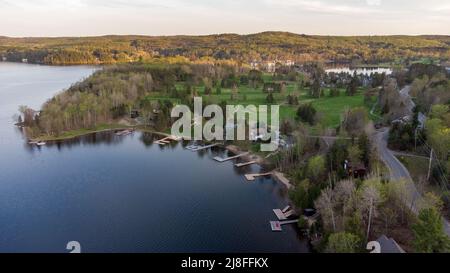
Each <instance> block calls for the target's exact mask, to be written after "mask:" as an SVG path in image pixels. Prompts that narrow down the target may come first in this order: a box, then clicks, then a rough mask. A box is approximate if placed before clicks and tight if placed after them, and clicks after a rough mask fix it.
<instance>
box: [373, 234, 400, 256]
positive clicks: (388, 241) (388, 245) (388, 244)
mask: <svg viewBox="0 0 450 273" xmlns="http://www.w3.org/2000/svg"><path fill="white" fill-rule="evenodd" d="M377 242H378V243H380V246H381V253H406V252H405V251H404V250H403V249H402V248H401V247H400V246H399V245H398V244H397V242H396V241H395V240H394V239H392V238H388V237H386V235H381V236H380V238H378V239H377Z"/></svg>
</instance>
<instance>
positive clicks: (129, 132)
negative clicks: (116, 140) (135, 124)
mask: <svg viewBox="0 0 450 273" xmlns="http://www.w3.org/2000/svg"><path fill="white" fill-rule="evenodd" d="M133 131H134V130H133V129H127V130H122V131H119V132H117V133H116V136H126V135H129V134H131V133H133Z"/></svg>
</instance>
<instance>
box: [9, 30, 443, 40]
mask: <svg viewBox="0 0 450 273" xmlns="http://www.w3.org/2000/svg"><path fill="white" fill-rule="evenodd" d="M265 33H284V34H293V35H299V36H302V35H304V36H313V37H396V36H404V37H425V36H442V37H448V36H450V34H352V35H338V34H308V33H296V32H291V31H282V30H266V31H260V32H249V33H234V32H222V33H208V34H164V35H151V34H98V35H82V36H80V35H61V36H54V35H50V36H9V35H1V34H0V38H10V39H27V38H34V39H39V38H41V39H42V38H101V37H130V36H131V37H132V36H135V37H160V38H163V37H209V36H225V35H236V36H250V35H258V34H265Z"/></svg>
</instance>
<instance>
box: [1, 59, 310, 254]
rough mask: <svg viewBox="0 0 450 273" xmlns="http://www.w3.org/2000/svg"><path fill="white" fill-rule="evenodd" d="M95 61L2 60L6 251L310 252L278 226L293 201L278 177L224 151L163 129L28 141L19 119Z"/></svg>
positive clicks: (289, 228) (3, 244) (81, 75)
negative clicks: (265, 175)
mask: <svg viewBox="0 0 450 273" xmlns="http://www.w3.org/2000/svg"><path fill="white" fill-rule="evenodd" d="M93 70H94V68H92V67H83V66H77V67H49V66H38V65H27V64H12V63H1V62H0V252H67V250H66V249H65V248H66V244H67V242H69V241H79V242H80V243H81V247H82V251H83V252H283V253H285V252H307V251H308V248H307V246H306V242H305V241H304V240H303V239H301V238H300V236H299V234H298V232H297V230H296V229H295V228H294V227H293V226H285V227H283V228H284V231H283V232H281V233H273V232H271V231H270V226H269V221H270V220H275V215H274V214H273V212H272V209H273V208H282V207H284V206H285V205H287V204H288V200H287V196H286V195H287V194H286V191H285V189H284V188H283V186H282V185H280V184H279V183H277V182H275V181H274V180H272V179H259V180H257V181H256V182H252V183H249V182H247V181H246V180H245V179H244V177H243V173H247V172H259V171H260V170H259V167H258V166H252V167H247V168H245V169H242V170H241V169H240V170H238V169H235V168H234V166H233V164H234V162H226V163H221V164H220V163H218V162H216V161H214V160H213V159H212V158H213V157H214V156H217V155H222V154H223V153H224V151H221V150H219V149H218V150H212V151H205V152H191V151H188V150H186V149H184V148H183V144H174V145H172V146H165V147H161V146H159V145H154V144H153V138H154V136H153V135H151V134H143V133H139V132H135V133H133V134H132V135H130V136H126V137H118V136H116V135H114V134H109V133H101V134H96V135H90V136H86V137H83V138H79V139H77V140H73V141H68V142H64V143H59V144H50V145H47V146H43V147H40V148H38V147H36V146H30V145H28V144H26V141H25V140H24V139H23V136H22V134H21V132H20V130H19V129H18V128H16V127H15V126H13V123H14V122H13V119H12V116H13V115H14V114H15V113H17V109H18V106H19V105H28V106H31V107H33V108H35V109H39V108H40V106H41V105H42V103H44V102H45V100H47V99H49V98H51V97H52V95H54V94H55V93H57V92H59V91H61V90H63V89H64V88H67V87H69V86H70V85H71V84H72V83H74V82H76V81H78V80H81V79H82V78H84V77H86V76H88V75H89V74H91V73H92V71H93Z"/></svg>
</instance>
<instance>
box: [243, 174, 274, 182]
mask: <svg viewBox="0 0 450 273" xmlns="http://www.w3.org/2000/svg"><path fill="white" fill-rule="evenodd" d="M269 175H272V173H271V172H270V173H253V174H246V175H245V179H247V180H248V181H255V179H256V178H258V177H261V176H269Z"/></svg>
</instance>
